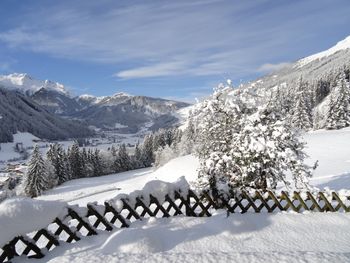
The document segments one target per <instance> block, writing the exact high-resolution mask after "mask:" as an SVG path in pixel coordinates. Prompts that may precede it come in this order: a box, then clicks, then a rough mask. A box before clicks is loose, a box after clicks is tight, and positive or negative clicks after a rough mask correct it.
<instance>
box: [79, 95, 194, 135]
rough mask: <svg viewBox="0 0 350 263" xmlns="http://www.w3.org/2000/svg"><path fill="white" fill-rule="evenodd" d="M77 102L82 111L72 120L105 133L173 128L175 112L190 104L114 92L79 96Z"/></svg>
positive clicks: (175, 119) (175, 121)
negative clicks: (106, 94) (104, 94)
mask: <svg viewBox="0 0 350 263" xmlns="http://www.w3.org/2000/svg"><path fill="white" fill-rule="evenodd" d="M77 101H78V102H79V103H80V105H82V107H83V109H82V110H81V111H78V112H76V113H75V114H74V115H72V117H74V118H78V119H82V120H84V121H86V122H87V123H88V124H90V125H93V126H96V127H98V128H102V129H105V130H117V131H119V132H121V133H136V132H138V131H140V130H142V129H147V130H157V129H160V128H167V127H171V126H173V125H175V124H176V123H177V122H178V118H177V117H176V116H175V113H176V112H177V111H178V110H179V109H181V108H184V107H187V106H189V104H187V103H184V102H178V101H172V100H165V99H159V98H151V97H146V96H132V95H129V94H126V93H117V94H114V95H112V96H105V97H93V96H88V95H83V96H80V97H79V98H78V99H77Z"/></svg>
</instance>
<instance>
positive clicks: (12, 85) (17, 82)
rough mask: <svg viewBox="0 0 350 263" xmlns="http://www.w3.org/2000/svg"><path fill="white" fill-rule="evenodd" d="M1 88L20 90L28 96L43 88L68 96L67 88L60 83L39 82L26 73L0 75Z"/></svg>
mask: <svg viewBox="0 0 350 263" xmlns="http://www.w3.org/2000/svg"><path fill="white" fill-rule="evenodd" d="M0 86H4V87H6V88H8V89H14V90H18V91H21V92H23V93H26V94H33V93H35V92H37V91H38V90H40V89H42V88H44V89H47V90H53V91H56V92H59V93H63V94H68V91H67V90H66V89H65V87H64V86H63V85H62V84H60V83H58V82H53V81H50V80H37V79H34V78H33V77H31V76H30V75H28V74H25V73H13V74H9V75H0Z"/></svg>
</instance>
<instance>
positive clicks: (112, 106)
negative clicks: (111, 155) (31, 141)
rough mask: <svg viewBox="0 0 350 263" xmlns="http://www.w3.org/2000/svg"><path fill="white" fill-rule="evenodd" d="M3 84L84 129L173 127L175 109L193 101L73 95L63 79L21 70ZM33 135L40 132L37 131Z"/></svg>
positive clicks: (2, 80) (3, 79)
mask: <svg viewBox="0 0 350 263" xmlns="http://www.w3.org/2000/svg"><path fill="white" fill-rule="evenodd" d="M0 87H3V89H6V90H7V92H10V93H11V92H14V93H16V94H17V96H20V97H21V98H25V99H26V100H28V101H31V103H33V104H35V105H36V107H37V108H40V109H43V110H44V111H45V114H51V116H53V117H55V118H62V119H63V120H65V121H67V120H78V121H80V122H81V123H85V124H86V127H85V129H87V126H89V128H90V129H92V130H109V131H110V130H113V131H117V132H119V133H126V134H130V133H137V132H139V131H141V130H143V131H144V130H149V131H154V130H158V129H159V128H168V127H171V126H173V125H175V124H177V122H178V118H177V116H176V115H177V114H176V112H177V111H178V110H179V109H181V108H184V107H187V106H189V105H190V104H188V103H184V102H178V101H172V100H165V99H160V98H152V97H146V96H133V95H129V94H126V93H116V94H113V95H111V96H103V97H95V96H92V95H81V96H77V97H74V96H72V95H71V94H70V92H69V91H68V90H67V89H66V88H65V87H64V85H62V84H60V83H57V82H53V81H49V80H44V81H43V80H37V79H35V78H33V77H31V76H30V75H28V74H21V73H13V74H10V75H3V76H0ZM20 116H22V114H20ZM22 130H23V129H22ZM23 131H27V130H26V129H24V130H23ZM34 135H36V136H39V134H38V133H36V134H35V133H34ZM39 137H40V136H39ZM58 137H61V136H58ZM69 137H74V136H69ZM46 138H50V139H51V137H47V136H46Z"/></svg>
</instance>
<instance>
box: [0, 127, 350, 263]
mask: <svg viewBox="0 0 350 263" xmlns="http://www.w3.org/2000/svg"><path fill="white" fill-rule="evenodd" d="M304 139H305V141H306V142H307V149H306V151H307V153H308V155H310V159H309V160H308V162H309V163H310V164H313V162H314V161H315V160H319V167H318V168H317V170H316V171H315V174H314V178H312V179H311V184H312V185H314V186H316V187H318V188H320V189H324V188H325V187H328V188H326V191H331V190H333V189H334V190H337V191H340V192H341V193H344V194H345V193H346V191H345V190H341V189H344V188H345V189H350V128H345V129H342V130H335V131H326V130H319V131H314V132H309V133H306V134H305V135H304ZM198 167H199V162H198V159H197V158H196V157H193V156H191V155H187V156H183V157H179V158H176V159H173V160H171V161H170V162H169V163H167V164H165V165H164V166H162V167H160V168H158V169H154V168H146V169H139V170H135V171H129V172H125V173H120V174H114V175H109V176H101V177H96V178H85V179H77V180H72V181H69V182H66V183H64V184H62V185H60V186H59V187H57V188H55V189H52V190H50V191H47V192H46V193H45V194H44V195H43V196H40V197H38V198H37V200H38V201H39V200H40V201H41V200H62V201H66V202H68V203H69V204H70V205H73V204H75V205H79V206H86V204H87V203H89V202H97V204H102V203H103V202H104V201H106V200H111V199H113V198H114V199H113V200H114V201H115V200H116V199H118V198H120V197H123V196H124V197H125V194H130V195H131V197H134V198H135V197H136V196H140V195H141V194H142V196H143V197H145V196H146V195H147V194H149V193H154V194H155V195H157V197H158V198H161V196H162V195H164V193H167V192H168V191H170V190H171V189H170V188H169V187H171V186H170V185H169V184H167V183H165V182H176V181H177V180H178V179H179V178H181V177H182V176H185V178H186V180H187V181H188V182H189V183H190V185H192V186H193V181H194V180H195V179H196V176H197V169H198ZM152 180H158V181H152ZM159 180H161V181H164V182H160V181H159ZM181 182H182V183H184V182H185V181H184V178H182V179H180V181H179V182H178V184H181ZM178 186H179V185H178ZM140 189H141V190H142V191H137V190H140ZM144 201H145V202H147V198H146V199H144ZM113 205H114V207H116V208H117V209H118V205H119V206H120V204H118V202H115V203H114V204H113ZM0 225H3V224H0ZM349 225H350V215H349V214H347V213H316V212H315V213H311V212H304V213H301V214H297V213H293V212H277V213H272V214H268V213H260V214H256V213H246V214H243V215H241V214H231V215H230V216H229V217H227V215H226V212H223V211H217V212H216V213H215V214H214V215H213V216H212V217H211V218H192V217H184V216H177V217H173V218H163V219H156V218H145V219H143V220H142V221H136V222H134V223H133V224H131V226H130V228H127V229H119V230H114V231H113V232H112V233H101V234H99V235H98V236H95V237H86V238H83V239H82V240H81V241H79V242H77V243H75V244H62V245H60V246H59V247H58V248H55V249H54V250H53V251H50V253H49V255H48V256H46V257H45V258H44V259H41V260H38V262H78V263H79V262H84V263H88V262H121V261H123V262H124V261H125V262H144V261H149V262H179V261H184V262H203V261H204V262H208V261H209V262H212V261H213V262H214V261H218V262H262V261H271V262H295V261H297V262H349V261H350V247H349V242H350V231H349ZM26 261H28V262H31V260H26V259H24V258H17V259H15V261H14V262H26Z"/></svg>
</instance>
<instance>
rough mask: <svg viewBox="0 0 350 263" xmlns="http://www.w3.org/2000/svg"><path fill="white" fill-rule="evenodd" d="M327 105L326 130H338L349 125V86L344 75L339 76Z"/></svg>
mask: <svg viewBox="0 0 350 263" xmlns="http://www.w3.org/2000/svg"><path fill="white" fill-rule="evenodd" d="M330 96H331V98H330V101H329V105H328V111H327V115H326V118H327V126H326V128H327V129H340V128H344V127H347V126H349V125H350V108H349V106H350V85H349V82H348V81H347V79H346V75H345V73H343V74H341V75H340V77H339V79H338V81H337V83H336V86H335V87H334V90H333V92H332V93H331V95H330Z"/></svg>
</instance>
